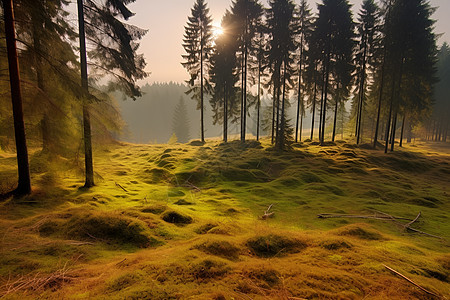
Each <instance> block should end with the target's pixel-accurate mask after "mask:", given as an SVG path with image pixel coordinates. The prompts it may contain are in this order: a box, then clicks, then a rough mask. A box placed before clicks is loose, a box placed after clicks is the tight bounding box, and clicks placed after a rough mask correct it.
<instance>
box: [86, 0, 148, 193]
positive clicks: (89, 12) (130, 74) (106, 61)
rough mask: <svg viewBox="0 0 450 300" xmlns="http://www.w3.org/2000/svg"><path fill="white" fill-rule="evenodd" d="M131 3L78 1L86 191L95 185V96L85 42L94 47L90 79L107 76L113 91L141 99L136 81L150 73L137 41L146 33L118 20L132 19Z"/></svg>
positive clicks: (121, 0) (91, 55) (90, 62)
mask: <svg viewBox="0 0 450 300" xmlns="http://www.w3.org/2000/svg"><path fill="white" fill-rule="evenodd" d="M132 2H134V0H108V1H106V2H102V1H98V2H96V1H94V0H85V1H83V0H77V4H78V30H79V40H80V62H81V86H82V92H83V96H82V101H83V129H84V130H83V135H84V145H85V175H86V181H85V187H87V188H89V187H92V186H93V185H94V168H93V159H92V136H91V120H90V113H89V110H90V108H89V105H90V102H91V101H92V99H93V94H92V93H90V90H89V85H88V73H87V65H88V62H87V51H86V40H88V41H89V44H90V45H91V46H92V47H93V50H92V51H90V55H89V58H90V61H89V65H90V72H91V75H92V76H94V75H96V76H99V75H105V74H107V75H108V76H109V78H110V79H111V81H110V85H109V88H110V90H111V91H112V90H116V89H119V90H121V91H122V92H124V93H125V94H126V95H127V96H129V97H132V98H133V99H136V97H139V96H141V92H140V89H139V87H138V86H137V85H136V80H139V79H143V78H145V77H146V76H147V73H146V72H145V71H144V67H145V61H144V58H143V56H142V55H138V54H137V50H138V48H139V44H138V43H137V42H136V41H138V40H139V39H141V38H142V36H143V35H144V34H145V33H146V31H145V30H142V29H140V28H138V27H135V26H132V25H129V24H125V23H124V22H123V21H121V20H119V19H118V17H121V18H123V19H124V20H128V19H129V18H130V17H131V16H133V13H132V12H131V11H130V10H128V8H127V7H126V5H128V4H130V3H132Z"/></svg>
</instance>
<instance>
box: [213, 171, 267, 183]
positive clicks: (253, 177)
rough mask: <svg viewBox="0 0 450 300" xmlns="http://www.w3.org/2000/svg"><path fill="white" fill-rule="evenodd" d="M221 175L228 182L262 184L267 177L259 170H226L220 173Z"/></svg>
mask: <svg viewBox="0 0 450 300" xmlns="http://www.w3.org/2000/svg"><path fill="white" fill-rule="evenodd" d="M221 175H222V177H223V178H224V179H225V180H228V181H244V182H264V181H268V179H269V176H267V174H266V173H264V172H263V171H261V170H258V169H255V170H246V169H239V168H227V169H225V170H222V171H221Z"/></svg>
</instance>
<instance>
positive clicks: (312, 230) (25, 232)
mask: <svg viewBox="0 0 450 300" xmlns="http://www.w3.org/2000/svg"><path fill="white" fill-rule="evenodd" d="M369 146H370V145H360V146H357V145H355V144H353V143H352V142H351V141H337V142H335V143H326V145H324V146H320V145H319V144H318V143H317V142H315V141H308V140H307V141H303V142H301V143H296V144H293V145H292V150H289V151H286V152H284V153H279V152H277V151H274V150H273V149H271V147H270V141H269V140H262V142H261V143H260V142H256V141H250V142H246V143H241V142H240V141H232V142H230V143H218V142H213V141H208V142H207V143H206V144H205V143H202V142H200V141H192V142H191V143H190V144H189V145H180V144H174V145H151V146H150V145H131V144H120V145H115V146H112V147H110V148H109V149H99V150H98V152H97V153H95V158H96V165H95V167H96V172H97V173H96V180H97V186H95V187H93V188H91V189H80V187H81V186H82V185H83V176H82V175H83V174H82V172H81V170H80V167H79V164H76V163H71V162H68V161H66V160H64V159H62V158H58V157H55V158H50V157H48V156H46V155H45V154H43V153H40V151H34V152H33V154H32V159H31V165H32V181H33V183H34V186H33V190H34V192H33V194H32V195H30V196H27V197H23V198H20V199H13V198H9V199H6V200H4V201H3V202H1V203H0V205H1V207H0V236H1V237H2V239H1V241H2V242H1V243H0V297H1V296H6V298H8V297H9V298H11V299H17V298H29V299H34V298H52V299H58V298H68V297H69V298H79V299H87V298H92V299H104V298H108V299H184V298H189V297H191V298H195V299H249V298H251V299H363V298H367V299H430V298H429V295H427V294H425V293H424V292H423V291H421V290H419V289H417V288H416V287H414V286H413V285H410V284H409V283H408V282H407V281H405V280H404V279H402V278H400V277H399V276H396V275H394V274H393V273H391V272H390V271H388V270H387V269H386V268H385V267H384V266H383V265H387V266H389V267H391V268H393V269H395V270H397V271H398V272H400V273H402V274H403V275H404V276H407V277H408V278H410V279H411V280H413V281H414V282H416V283H418V284H420V285H421V286H423V287H424V288H426V289H427V290H430V291H432V292H433V293H436V294H439V295H441V296H446V297H449V296H450V295H449V292H448V291H449V290H450V283H449V278H450V272H449V270H450V255H449V254H448V253H449V244H448V238H449V237H450V223H449V222H448V219H449V217H450V213H449V211H450V202H449V197H448V195H449V194H450V191H449V190H448V188H449V187H448V182H449V180H450V177H449V174H450V151H447V152H445V151H446V150H445V149H446V148H442V147H441V148H439V149H438V150H436V149H432V148H430V147H431V146H430V145H429V144H425V143H416V144H415V145H414V147H413V146H412V145H411V146H409V145H406V146H405V147H404V148H403V149H401V150H400V149H399V151H396V152H394V153H389V154H387V155H386V154H384V153H382V152H381V151H376V150H372V149H371V148H370V147H369ZM105 150H107V151H105ZM15 174H16V173H15V158H14V155H13V153H8V152H2V153H0V192H1V191H3V190H5V191H6V190H8V189H10V188H11V186H13V184H14V182H15V176H16V175H15ZM269 207H270V210H268V208H269ZM419 212H421V217H420V218H419V219H418V220H416V221H415V222H414V223H412V224H411V225H410V226H411V227H412V228H415V229H417V230H420V231H422V232H425V233H429V234H432V235H435V236H440V237H442V238H436V237H431V236H427V235H425V234H420V233H418V232H412V231H410V230H407V229H406V225H407V224H408V223H409V222H411V221H412V220H413V219H414V218H415V217H416V216H417V215H418V213H419ZM265 213H273V215H271V217H270V218H267V217H262V216H263V215H264V214H265ZM321 213H332V214H336V215H342V216H344V217H339V218H329V219H319V218H317V214H321ZM386 214H388V215H390V216H394V217H400V218H399V219H397V221H396V222H394V221H391V220H377V219H370V218H366V219H364V218H346V217H345V216H347V215H353V216H363V217H364V216H366V217H367V216H380V215H384V216H386ZM62 275H66V277H62ZM45 280H49V282H50V284H43V282H44V281H45Z"/></svg>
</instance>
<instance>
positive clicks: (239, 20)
mask: <svg viewBox="0 0 450 300" xmlns="http://www.w3.org/2000/svg"><path fill="white" fill-rule="evenodd" d="M231 13H232V18H233V23H234V25H233V26H234V30H235V31H236V34H237V43H238V49H237V50H238V53H239V57H238V62H239V67H240V68H239V70H240V75H241V141H242V142H244V141H245V134H246V127H247V124H246V123H247V111H248V108H247V107H248V101H247V87H248V76H249V75H253V76H254V74H249V71H251V70H254V69H257V68H254V67H253V66H252V65H251V64H252V63H256V64H257V63H258V62H257V57H255V56H254V55H253V54H254V53H255V51H254V49H255V47H257V45H256V37H257V34H258V31H259V30H260V29H261V23H262V15H263V8H262V6H261V4H259V3H258V1H257V0H236V1H235V2H233V5H232V8H231Z"/></svg>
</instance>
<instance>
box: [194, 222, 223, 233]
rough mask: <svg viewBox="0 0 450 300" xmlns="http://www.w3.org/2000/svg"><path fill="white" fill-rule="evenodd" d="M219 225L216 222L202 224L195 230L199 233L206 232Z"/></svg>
mask: <svg viewBox="0 0 450 300" xmlns="http://www.w3.org/2000/svg"><path fill="white" fill-rule="evenodd" d="M217 226H218V225H217V224H215V223H206V224H203V225H201V226H200V227H198V228H197V229H195V230H194V232H195V233H197V234H206V233H208V232H209V231H210V230H211V229H213V228H216V227H217Z"/></svg>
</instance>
